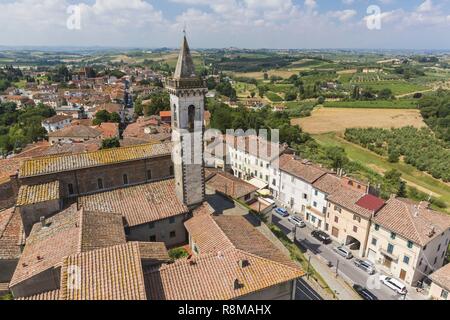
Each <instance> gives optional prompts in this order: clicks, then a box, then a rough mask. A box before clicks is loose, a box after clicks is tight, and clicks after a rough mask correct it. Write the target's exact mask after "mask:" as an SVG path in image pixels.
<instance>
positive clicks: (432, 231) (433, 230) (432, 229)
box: [428, 226, 436, 238]
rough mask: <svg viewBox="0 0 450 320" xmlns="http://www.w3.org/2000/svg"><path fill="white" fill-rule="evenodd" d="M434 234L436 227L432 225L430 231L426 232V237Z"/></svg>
mask: <svg viewBox="0 0 450 320" xmlns="http://www.w3.org/2000/svg"><path fill="white" fill-rule="evenodd" d="M435 234H436V228H435V227H434V226H433V227H431V229H430V231H429V232H428V237H429V238H431V237H432V236H434V235H435Z"/></svg>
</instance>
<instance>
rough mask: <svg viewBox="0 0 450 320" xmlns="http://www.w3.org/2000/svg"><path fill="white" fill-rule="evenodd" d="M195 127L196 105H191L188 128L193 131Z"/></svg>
mask: <svg viewBox="0 0 450 320" xmlns="http://www.w3.org/2000/svg"><path fill="white" fill-rule="evenodd" d="M194 129H195V106H193V105H190V106H189V108H188V130H189V131H190V132H193V131H194Z"/></svg>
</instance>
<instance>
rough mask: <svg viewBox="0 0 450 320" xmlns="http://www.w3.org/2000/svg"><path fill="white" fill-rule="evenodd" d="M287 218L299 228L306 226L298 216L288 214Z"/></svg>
mask: <svg viewBox="0 0 450 320" xmlns="http://www.w3.org/2000/svg"><path fill="white" fill-rule="evenodd" d="M288 220H289V222H290V223H292V224H293V225H296V226H297V227H299V228H304V227H306V224H305V222H304V221H303V220H302V219H300V218H299V217H296V216H290V217H289V219H288Z"/></svg>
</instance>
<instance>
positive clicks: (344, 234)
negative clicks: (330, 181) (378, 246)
mask: <svg viewBox="0 0 450 320" xmlns="http://www.w3.org/2000/svg"><path fill="white" fill-rule="evenodd" d="M336 206H337V205H335V204H334V203H329V205H328V211H327V219H326V223H327V224H328V226H329V229H328V234H329V235H330V236H331V238H332V239H333V240H335V241H337V242H339V243H341V244H343V245H347V244H348V237H349V236H350V237H353V238H355V239H356V240H358V241H359V242H360V248H359V256H360V257H364V256H365V252H366V247H367V238H368V235H369V229H370V221H369V220H368V219H365V218H364V217H362V216H361V215H357V214H355V213H353V212H351V211H348V210H346V209H344V208H341V213H339V212H338V211H336V210H335V207H336ZM337 208H340V207H339V206H337ZM355 216H356V217H359V218H360V219H361V221H360V222H358V220H354V217H355ZM336 217H337V218H338V222H336V220H335V219H336ZM333 227H334V228H336V229H337V230H339V234H338V237H335V236H334V235H333V232H332V230H333ZM354 227H356V228H357V231H356V232H355V231H354V230H353V228H354Z"/></svg>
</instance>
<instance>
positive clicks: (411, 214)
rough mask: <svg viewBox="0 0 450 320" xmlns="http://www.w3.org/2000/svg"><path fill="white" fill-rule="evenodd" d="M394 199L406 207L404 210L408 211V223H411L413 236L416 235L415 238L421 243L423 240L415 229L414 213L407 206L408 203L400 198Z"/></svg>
mask: <svg viewBox="0 0 450 320" xmlns="http://www.w3.org/2000/svg"><path fill="white" fill-rule="evenodd" d="M395 200H396V201H399V202H401V203H402V205H403V206H404V207H405V209H406V211H407V213H408V219H409V221H410V223H411V225H412V227H413V229H414V233H415V236H416V237H417V239H419V241H420V242H421V244H422V242H423V241H422V237H421V236H420V233H419V232H418V231H417V228H416V225H415V220H414V214H415V213H414V212H411V210H410V207H409V205H408V204H407V203H405V202H403V201H401V200H399V199H397V198H396V199H395Z"/></svg>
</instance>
